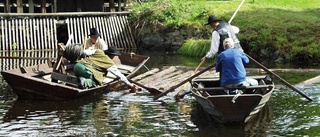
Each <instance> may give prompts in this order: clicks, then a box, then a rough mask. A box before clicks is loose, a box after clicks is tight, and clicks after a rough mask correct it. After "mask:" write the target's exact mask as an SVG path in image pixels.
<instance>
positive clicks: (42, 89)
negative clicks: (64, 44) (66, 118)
mask: <svg viewBox="0 0 320 137" xmlns="http://www.w3.org/2000/svg"><path fill="white" fill-rule="evenodd" d="M120 59H123V60H126V62H129V63H130V64H123V62H122V61H121V60H120ZM120 59H118V60H116V61H115V62H116V64H119V66H122V67H123V68H119V69H121V71H124V72H126V74H125V75H126V76H127V77H131V76H133V74H134V73H136V72H137V71H138V70H139V68H140V67H141V66H143V65H144V63H145V62H146V61H147V60H148V59H149V57H146V56H141V55H130V54H123V56H122V57H121V58H120ZM130 60H131V61H130ZM127 68H128V70H126V69H127ZM71 71H72V70H71ZM51 74H52V68H51V67H50V65H48V64H39V65H34V66H28V67H23V69H22V68H19V69H12V70H5V71H2V72H1V75H2V76H3V79H4V80H5V81H6V82H7V83H8V84H9V85H10V87H11V88H12V89H13V92H15V93H16V95H17V96H18V98H29V99H30V98H31V99H50V100H70V99H74V98H79V97H82V96H88V95H100V94H101V93H106V92H108V91H111V90H115V89H117V88H118V87H123V86H124V83H123V82H118V81H111V82H110V83H108V84H104V85H101V86H97V87H93V88H89V89H79V88H78V87H77V85H74V84H73V85H72V84H68V83H66V82H63V81H60V82H52V81H51V79H50V78H51ZM73 77H75V76H73Z"/></svg>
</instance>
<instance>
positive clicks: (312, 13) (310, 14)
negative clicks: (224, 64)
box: [131, 0, 320, 64]
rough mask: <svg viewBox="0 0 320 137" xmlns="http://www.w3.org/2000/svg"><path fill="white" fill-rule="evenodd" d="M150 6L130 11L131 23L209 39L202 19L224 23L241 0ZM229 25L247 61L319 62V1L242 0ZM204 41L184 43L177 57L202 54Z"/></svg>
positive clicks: (179, 0) (171, 0)
mask: <svg viewBox="0 0 320 137" xmlns="http://www.w3.org/2000/svg"><path fill="white" fill-rule="evenodd" d="M155 1H156V2H148V3H144V4H142V6H135V8H134V9H133V10H134V11H133V14H132V16H131V19H132V20H138V21H144V22H147V23H150V24H152V23H154V24H157V23H160V24H163V25H164V26H167V27H170V28H180V27H192V28H196V29H199V31H200V32H202V34H207V35H210V34H211V32H212V30H211V28H210V27H209V26H204V25H203V24H205V23H206V21H207V18H208V16H209V15H215V16H217V17H219V18H221V19H222V20H224V21H226V22H228V21H229V19H230V18H231V16H232V15H233V13H234V12H235V10H236V9H237V8H238V6H239V4H240V3H241V1H242V0H224V1H221V0H220V1H215V0H155ZM159 5H161V6H159ZM162 7H165V8H162ZM231 24H232V25H235V26H238V27H239V28H240V33H239V34H238V37H239V39H240V41H241V45H242V46H243V48H244V49H245V52H247V53H248V54H250V55H252V56H253V57H261V58H262V59H271V60H274V61H276V62H279V63H286V62H297V61H300V62H304V63H306V64H307V63H317V62H319V61H320V60H319V59H320V54H319V51H320V47H319V45H320V37H319V32H320V2H319V0H303V1H301V0H247V1H245V3H244V4H243V5H242V7H241V8H240V10H239V12H238V13H237V15H236V16H235V18H234V19H233V21H232V22H231ZM204 39H205V40H207V39H208V40H210V38H207V37H202V36H198V37H197V38H190V40H186V43H185V44H184V45H183V46H182V49H180V51H179V53H181V54H184V55H188V56H190V55H192V56H201V55H204V54H205V53H204V52H203V50H204V49H209V48H208V47H207V48H205V46H210V43H209V44H207V45H205V44H203V41H204ZM197 42H199V44H197ZM196 45H201V47H197V46H196ZM183 48H185V49H183ZM187 51H188V52H187ZM194 51H197V52H194Z"/></svg>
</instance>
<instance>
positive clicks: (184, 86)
mask: <svg viewBox="0 0 320 137" xmlns="http://www.w3.org/2000/svg"><path fill="white" fill-rule="evenodd" d="M205 61H206V60H202V61H201V62H200V63H199V65H198V67H197V68H196V69H195V70H194V72H193V74H192V75H194V74H195V73H197V72H198V70H199V69H200V67H201V66H202V64H203V63H204V62H205ZM192 75H191V76H192ZM190 84H191V83H190V82H187V83H185V84H184V85H183V87H182V88H181V90H180V91H179V92H178V93H177V94H176V95H175V97H176V99H180V98H181V95H182V93H183V91H184V90H185V89H186V88H187V87H190Z"/></svg>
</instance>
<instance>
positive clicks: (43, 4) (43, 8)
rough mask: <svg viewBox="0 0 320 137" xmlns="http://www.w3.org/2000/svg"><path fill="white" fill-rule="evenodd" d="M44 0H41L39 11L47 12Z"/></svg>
mask: <svg viewBox="0 0 320 137" xmlns="http://www.w3.org/2000/svg"><path fill="white" fill-rule="evenodd" d="M46 3H47V2H46V0H41V13H47V9H46Z"/></svg>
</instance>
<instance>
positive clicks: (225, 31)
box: [215, 23, 241, 54]
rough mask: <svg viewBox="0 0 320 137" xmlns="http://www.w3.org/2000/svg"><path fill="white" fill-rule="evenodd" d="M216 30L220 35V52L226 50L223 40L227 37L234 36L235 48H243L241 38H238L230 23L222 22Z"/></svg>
mask: <svg viewBox="0 0 320 137" xmlns="http://www.w3.org/2000/svg"><path fill="white" fill-rule="evenodd" d="M215 31H217V32H218V33H219V35H220V45H219V50H218V54H219V53H221V52H222V51H223V50H224V48H223V41H224V40H225V39H226V38H232V39H233V41H234V46H235V48H241V46H240V42H239V39H238V38H237V36H236V34H235V33H234V31H233V29H232V27H231V25H230V24H229V23H220V24H219V25H218V26H217V28H216V29H215Z"/></svg>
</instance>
